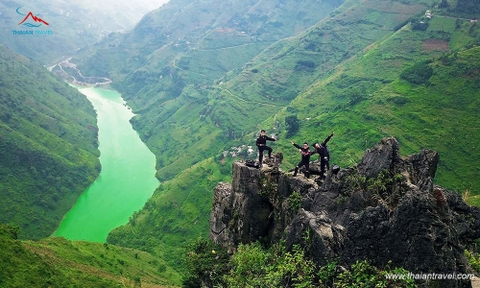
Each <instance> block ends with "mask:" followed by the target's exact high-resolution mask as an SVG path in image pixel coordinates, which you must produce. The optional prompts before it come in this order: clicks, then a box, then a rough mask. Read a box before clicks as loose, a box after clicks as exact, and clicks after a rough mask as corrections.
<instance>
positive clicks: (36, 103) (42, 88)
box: [0, 46, 100, 238]
mask: <svg viewBox="0 0 480 288" xmlns="http://www.w3.org/2000/svg"><path fill="white" fill-rule="evenodd" d="M0 87H1V90H0V159H1V161H0V198H1V199H2V201H0V211H1V213H0V222H2V223H10V224H14V225H18V226H19V227H20V231H19V237H20V238H41V237H47V236H49V235H50V234H51V233H52V232H53V231H54V230H55V228H56V227H57V226H58V224H59V223H60V220H61V219H62V217H63V215H64V214H65V213H66V212H67V211H68V210H69V209H70V208H71V207H72V206H73V204H74V203H75V201H76V199H77V197H78V196H79V195H80V194H81V193H82V192H83V191H84V190H85V188H87V187H88V185H90V183H92V182H93V180H94V179H95V178H96V176H97V175H98V173H99V171H100V163H99V161H98V156H99V151H98V149H97V147H98V143H97V124H96V118H95V112H94V111H93V107H92V105H91V104H90V102H88V100H87V99H86V98H85V97H84V96H83V95H82V94H80V93H79V92H78V91H76V89H74V88H72V87H70V86H69V85H67V84H66V83H63V82H62V81H60V80H58V79H56V78H55V77H53V76H52V75H51V74H50V73H49V72H48V71H47V70H46V69H45V68H43V67H42V66H40V65H39V64H36V63H34V62H33V61H32V60H29V59H28V58H26V57H24V56H20V55H18V54H15V53H14V52H12V51H11V50H9V49H7V48H5V47H3V46H0Z"/></svg>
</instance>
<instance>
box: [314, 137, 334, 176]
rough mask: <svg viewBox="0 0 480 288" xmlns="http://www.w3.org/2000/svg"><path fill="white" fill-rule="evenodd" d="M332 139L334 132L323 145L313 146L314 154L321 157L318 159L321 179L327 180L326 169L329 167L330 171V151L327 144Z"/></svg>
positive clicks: (316, 144)
mask: <svg viewBox="0 0 480 288" xmlns="http://www.w3.org/2000/svg"><path fill="white" fill-rule="evenodd" d="M332 137H333V132H332V134H330V135H329V136H328V137H327V138H325V140H323V142H322V143H320V144H318V143H315V144H314V145H313V147H314V148H315V151H314V152H313V153H312V154H315V153H318V155H319V157H318V158H319V160H320V179H325V167H327V170H330V151H329V150H328V147H327V142H328V140H330V138H332Z"/></svg>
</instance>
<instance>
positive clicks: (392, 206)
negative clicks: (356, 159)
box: [210, 138, 480, 287]
mask: <svg viewBox="0 0 480 288" xmlns="http://www.w3.org/2000/svg"><path fill="white" fill-rule="evenodd" d="M438 161H439V155H438V153H436V152H435V151H432V150H422V151H420V153H418V154H415V155H411V156H409V157H401V156H400V153H399V144H398V142H397V140H396V139H394V138H384V139H382V141H381V142H380V143H378V144H377V145H375V147H373V148H372V149H369V150H367V151H366V153H365V155H364V157H363V159H362V161H361V162H360V163H358V164H357V165H356V166H355V167H349V168H345V169H341V170H340V171H339V172H338V173H332V171H329V172H328V173H327V177H326V179H325V180H324V181H322V182H320V181H315V180H313V179H306V178H304V177H303V176H299V177H292V176H291V175H290V174H289V173H285V172H283V171H281V170H280V169H278V168H277V167H273V168H266V167H264V168H262V169H255V168H250V167H247V166H245V165H244V163H243V162H241V161H238V162H235V163H234V164H233V180H232V185H229V184H225V183H220V184H219V185H218V186H217V187H216V188H215V195H214V200H213V209H212V212H211V219H210V220H211V233H210V235H211V239H212V241H213V242H214V243H217V244H220V245H223V246H225V247H228V248H229V249H230V250H232V251H233V250H234V249H235V247H236V246H237V245H238V244H240V243H250V242H252V241H257V240H260V239H262V240H264V241H270V242H272V243H273V242H276V241H278V240H280V239H282V238H283V239H285V238H286V244H287V248H291V247H292V246H293V245H296V244H297V245H301V246H302V247H303V248H304V250H305V252H306V253H307V255H309V256H310V257H311V258H312V259H313V260H314V262H316V263H317V264H318V265H323V264H326V263H327V262H328V261H330V260H333V259H339V262H340V264H342V265H349V264H352V263H354V262H355V261H357V260H364V259H367V260H369V262H370V263H371V264H373V265H376V266H378V267H384V266H385V265H387V264H388V263H390V266H391V267H403V268H406V269H407V270H409V271H410V272H412V273H457V274H458V273H467V272H468V269H469V267H468V262H467V260H466V259H465V257H464V249H466V248H467V247H469V245H472V244H473V242H474V240H475V239H477V238H479V237H480V210H479V209H478V208H476V207H471V206H469V205H467V204H466V203H465V202H464V201H463V200H462V198H461V197H460V196H459V195H458V194H457V193H454V192H451V191H447V190H446V189H444V188H442V187H439V186H436V185H434V177H435V173H436V169H437V164H438ZM312 164H313V165H311V166H312V167H313V169H315V168H314V167H315V165H314V164H315V163H312ZM312 172H314V171H312ZM464 284H465V283H463V282H461V281H458V282H457V281H451V282H442V287H463V286H464ZM465 285H466V286H468V283H467V284H465Z"/></svg>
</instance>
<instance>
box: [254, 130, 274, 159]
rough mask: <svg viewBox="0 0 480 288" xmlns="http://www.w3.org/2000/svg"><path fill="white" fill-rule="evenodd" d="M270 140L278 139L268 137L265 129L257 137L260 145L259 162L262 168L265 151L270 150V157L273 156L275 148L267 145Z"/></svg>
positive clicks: (257, 143)
mask: <svg viewBox="0 0 480 288" xmlns="http://www.w3.org/2000/svg"><path fill="white" fill-rule="evenodd" d="M267 140H268V141H276V140H277V139H275V138H271V137H268V136H267V135H265V130H262V131H260V136H259V137H258V138H257V142H256V145H257V147H258V164H259V166H260V168H261V167H262V162H263V151H265V150H267V151H268V159H271V158H272V151H273V149H272V148H270V147H268V146H267Z"/></svg>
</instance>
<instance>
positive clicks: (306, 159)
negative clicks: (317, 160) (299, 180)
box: [292, 141, 312, 178]
mask: <svg viewBox="0 0 480 288" xmlns="http://www.w3.org/2000/svg"><path fill="white" fill-rule="evenodd" d="M292 145H293V146H295V147H296V148H298V151H300V153H301V154H302V160H301V161H300V162H299V163H298V164H297V166H295V173H293V176H297V172H298V169H300V168H301V167H302V166H305V172H304V173H303V174H304V175H305V177H307V178H309V177H310V171H309V169H310V156H311V155H312V152H311V151H310V148H309V147H308V143H307V142H305V143H303V146H302V147H300V145H297V144H295V142H293V141H292Z"/></svg>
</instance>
